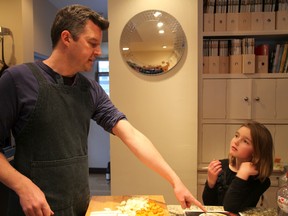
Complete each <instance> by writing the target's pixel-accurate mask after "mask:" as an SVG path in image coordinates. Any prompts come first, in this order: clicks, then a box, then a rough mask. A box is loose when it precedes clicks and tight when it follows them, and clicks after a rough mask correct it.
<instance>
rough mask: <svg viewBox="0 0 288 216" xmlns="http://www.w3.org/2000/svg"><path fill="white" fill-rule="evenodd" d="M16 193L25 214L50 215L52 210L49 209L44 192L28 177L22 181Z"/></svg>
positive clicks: (29, 215)
mask: <svg viewBox="0 0 288 216" xmlns="http://www.w3.org/2000/svg"><path fill="white" fill-rule="evenodd" d="M17 194H18V196H19V198H20V204H21V206H22V209H23V211H24V213H25V215H26V216H51V215H54V212H53V211H52V210H51V209H50V206H49V204H48V203H47V200H46V198H45V195H44V193H43V192H42V191H41V190H40V188H39V187H38V186H37V185H35V184H34V183H33V182H32V181H31V180H30V179H25V180H24V181H22V184H21V186H20V187H19V190H17Z"/></svg>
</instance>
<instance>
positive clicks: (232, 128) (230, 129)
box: [225, 124, 241, 158]
mask: <svg viewBox="0 0 288 216" xmlns="http://www.w3.org/2000/svg"><path fill="white" fill-rule="evenodd" d="M240 126H241V124H231V125H226V136H225V137H226V142H225V153H226V155H225V156H226V157H227V158H228V154H229V151H230V143H231V140H232V138H233V137H234V136H235V133H236V131H237V130H238V129H239V128H240Z"/></svg>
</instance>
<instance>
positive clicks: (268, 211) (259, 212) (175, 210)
mask: <svg viewBox="0 0 288 216" xmlns="http://www.w3.org/2000/svg"><path fill="white" fill-rule="evenodd" d="M167 209H168V211H169V213H170V216H182V215H183V209H182V208H181V206H180V205H167ZM190 209H191V210H200V209H199V208H198V207H196V206H191V207H190ZM206 209H207V211H209V212H210V211H212V212H213V211H214V212H215V211H218V212H221V211H224V209H223V207H222V206H206ZM240 215H241V216H277V210H276V209H275V208H252V209H250V210H247V211H244V212H241V213H240Z"/></svg>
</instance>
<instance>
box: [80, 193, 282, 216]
mask: <svg viewBox="0 0 288 216" xmlns="http://www.w3.org/2000/svg"><path fill="white" fill-rule="evenodd" d="M135 197H143V198H147V199H149V200H151V201H153V202H155V203H157V204H158V205H159V206H161V207H162V208H163V209H164V216H183V209H182V208H181V206H180V205H166V204H165V200H164V198H163V196H161V195H141V196H139V195H138V196H134V195H127V196H93V197H92V198H91V201H90V203H89V207H88V209H87V212H86V215H85V216H90V215H91V213H92V212H105V213H109V212H113V211H116V210H117V207H118V206H119V205H120V203H121V202H122V201H127V200H128V199H131V198H135ZM206 209H207V211H209V212H211V211H214V212H215V211H218V212H219V211H220V212H221V211H224V209H223V207H222V206H206ZM190 210H195V211H197V210H199V211H201V210H200V209H199V208H198V207H197V206H191V207H190ZM111 215H113V216H118V215H117V213H116V214H109V215H108V214H106V215H105V214H101V215H99V216H111ZM240 215H241V216H277V210H276V209H275V208H252V209H250V210H247V211H244V212H241V213H240Z"/></svg>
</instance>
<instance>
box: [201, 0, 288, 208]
mask: <svg viewBox="0 0 288 216" xmlns="http://www.w3.org/2000/svg"><path fill="white" fill-rule="evenodd" d="M204 2H205V1H200V2H199V26H198V31H199V33H198V34H199V41H198V43H199V51H198V52H199V53H198V56H199V65H198V66H199V70H198V75H199V85H198V86H199V88H198V89H199V91H198V92H199V106H198V108H199V109H198V110H199V118H198V129H199V130H198V169H199V172H198V194H197V197H198V199H199V198H201V195H202V190H203V187H204V183H203V182H204V181H203V178H204V179H206V176H205V175H206V172H205V174H203V172H202V171H203V170H204V168H205V167H207V166H208V164H209V162H210V161H211V160H213V159H222V158H227V156H228V153H229V146H230V141H231V139H232V137H233V136H234V133H235V131H236V130H237V129H238V128H239V127H240V125H241V124H243V123H244V122H245V121H246V120H250V119H252V120H256V121H259V122H261V123H263V124H264V125H265V126H266V127H267V128H268V129H269V130H270V132H271V134H272V136H273V141H274V148H275V157H278V158H281V160H282V162H284V163H287V164H288V157H287V155H288V73H268V71H273V70H270V69H269V68H268V65H269V64H268V62H269V60H268V59H269V58H268V57H267V56H255V55H254V54H251V53H250V54H251V55H247V53H241V54H240V55H239V54H237V55H234V56H233V55H229V54H231V53H232V52H230V51H231V50H230V51H229V43H230V44H232V42H233V41H234V42H235V41H237V40H240V41H242V42H243V41H245V40H246V38H250V39H252V40H253V41H254V42H255V43H254V45H255V47H256V46H257V45H260V44H261V45H264V46H266V45H267V44H269V51H270V53H271V51H272V50H273V46H276V44H283V43H285V42H286V41H287V36H288V30H287V28H283V29H280V28H279V29H277V28H278V27H279V26H278V25H277V26H276V27H277V28H275V27H273V28H270V27H271V26H270V25H269V26H268V24H267V23H266V24H267V25H265V27H264V26H263V28H258V27H260V25H252V23H251V26H253V28H252V27H251V28H247V29H245V30H243V28H242V27H241V28H240V27H239V26H237V25H234V26H233V27H235V28H233V29H232V28H230V27H231V26H229V25H225V24H224V23H226V22H222V24H223V25H219V23H218V22H216V20H217V17H218V16H219V14H214V13H213V12H212V13H206V14H204V13H203V11H202V10H203V8H205V7H203V5H204ZM208 6H211V5H208ZM212 7H213V6H212ZM208 8H209V7H208ZM206 12H207V11H206ZM273 14H275V13H271V15H273ZM221 15H222V14H221ZM224 15H225V14H224ZM234 15H235V16H234V18H237V17H238V15H236V14H234ZM250 15H251V16H252V14H250ZM262 15H263V14H262ZM204 17H205V19H204ZM225 17H226V16H225ZM218 18H219V17H218ZM234 18H233V20H234ZM272 18H275V16H274V15H273V17H272ZM214 19H215V20H214ZM226 19H227V20H226V21H227V22H228V16H227V17H226ZM251 20H254V19H251ZM257 20H258V19H257ZM265 20H266V19H265ZM265 20H263V21H265ZM269 20H270V21H271V20H274V19H269ZM217 23H218V24H217ZM271 23H273V22H271ZM226 24H227V23H226ZM254 24H255V23H254ZM286 26H287V25H286ZM228 27H229V28H228ZM238 27H239V28H238ZM226 42H227V43H228V45H227V46H226V45H225V44H226ZM217 43H218V53H217V50H216V49H215V44H217ZM242 45H243V44H242ZM227 47H228V52H227V53H226V52H221V51H226V48H227ZM234 48H235V47H234ZM242 48H243V46H242ZM252 50H253V49H252ZM220 53H221V54H220ZM270 53H269V55H270ZM270 56H271V55H270ZM252 57H253V58H252ZM262 57H263V59H262ZM224 60H225V61H224ZM227 60H228V61H227ZM246 60H247V61H246ZM222 61H223V62H224V63H225V64H222V63H220V62H222ZM250 63H251V64H250ZM259 63H261V64H259ZM235 65H237V67H236V66H235ZM215 67H216V69H215ZM239 68H241V69H239ZM236 69H237V70H236ZM238 69H239V70H238ZM268 69H269V70H268ZM279 71H280V70H279ZM275 179H276V177H275V178H274V177H273V186H272V187H270V188H269V190H268V191H267V192H266V193H265V199H264V206H265V205H266V206H270V207H271V206H275V196H274V194H275V191H276V189H277V185H276V184H275V181H276V180H275ZM199 200H201V199H199Z"/></svg>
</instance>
